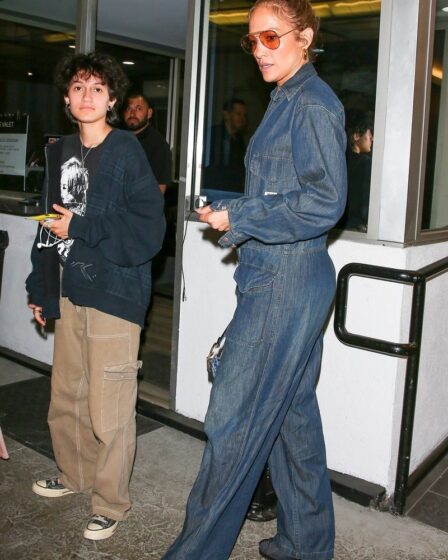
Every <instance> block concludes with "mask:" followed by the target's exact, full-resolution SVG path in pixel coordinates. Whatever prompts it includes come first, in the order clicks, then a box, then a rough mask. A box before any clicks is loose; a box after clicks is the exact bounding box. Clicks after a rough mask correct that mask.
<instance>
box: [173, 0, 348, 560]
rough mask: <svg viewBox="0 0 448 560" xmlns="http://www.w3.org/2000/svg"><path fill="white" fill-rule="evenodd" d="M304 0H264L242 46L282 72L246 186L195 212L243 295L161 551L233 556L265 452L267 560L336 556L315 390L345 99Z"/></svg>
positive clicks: (338, 203)
mask: <svg viewBox="0 0 448 560" xmlns="http://www.w3.org/2000/svg"><path fill="white" fill-rule="evenodd" d="M317 28H318V21H317V19H316V17H315V16H314V13H313V10H312V8H311V5H310V3H309V2H307V1H306V0H257V1H256V2H255V3H254V6H253V7H252V8H251V10H250V12H249V34H248V35H245V36H244V37H243V38H242V41H241V45H242V47H243V48H244V50H245V51H246V52H248V53H249V54H250V55H252V56H253V57H254V59H255V61H256V63H257V64H258V67H259V69H260V72H261V74H262V76H263V79H264V80H265V81H267V82H273V83H275V84H276V86H277V87H275V88H274V89H273V90H272V93H271V102H270V104H269V107H268V108H267V110H266V113H265V115H264V117H263V120H262V121H261V123H260V125H259V127H258V129H257V130H256V132H255V134H254V136H253V137H252V139H251V141H250V143H249V146H248V148H247V152H246V158H245V162H246V168H247V174H246V185H245V194H244V196H242V197H240V198H235V199H231V200H228V199H227V200H219V201H215V202H213V203H212V204H211V206H208V207H204V208H200V209H199V210H198V212H199V214H200V218H201V220H202V221H203V222H205V223H207V224H209V225H210V226H211V227H212V228H213V229H216V230H218V231H222V232H225V233H224V235H223V236H222V237H221V239H220V241H219V243H220V245H221V246H223V247H232V246H236V247H237V248H238V258H239V266H238V268H237V269H236V272H235V276H234V278H235V281H236V284H237V306H236V310H235V313H234V316H233V318H232V321H231V322H230V324H229V326H228V327H227V330H226V341H225V345H224V349H223V353H222V357H221V363H220V365H219V367H218V369H217V372H216V378H215V380H214V383H213V388H212V392H211V396H210V404H209V408H208V411H207V416H206V419H205V432H206V434H207V438H208V441H207V444H206V448H205V451H204V456H203V459H202V463H201V466H200V470H199V474H198V477H197V479H196V482H195V483H194V486H193V489H192V491H191V494H190V497H189V499H188V504H187V511H186V517H185V521H184V526H183V529H182V532H181V534H180V535H179V537H178V539H177V540H176V541H175V542H174V544H173V545H172V547H171V548H170V550H169V551H168V552H167V554H166V555H165V556H164V560H226V559H227V558H229V556H230V554H231V552H232V549H233V546H234V544H235V541H236V539H237V536H238V533H239V530H240V528H241V525H242V523H243V521H244V518H245V514H246V511H247V508H248V506H249V504H250V501H251V498H252V495H253V492H254V490H255V488H256V486H257V483H258V480H259V478H260V475H261V473H262V472H263V469H264V466H265V464H266V461H269V467H270V472H271V476H272V482H273V485H274V489H275V491H276V494H277V498H278V507H277V534H276V535H275V536H274V537H273V538H271V539H265V540H263V541H261V543H260V553H261V555H262V556H263V557H265V558H268V559H271V560H293V559H301V560H330V559H331V558H333V547H334V519H333V505H332V497H331V489H330V483H329V480H328V474H327V466H326V459H325V444H324V438H323V434H322V426H321V420H320V415H319V407H318V404H317V399H316V393H315V388H316V382H317V378H318V374H319V367H320V360H321V350H322V330H323V327H324V324H325V321H326V319H327V316H328V313H329V310H330V305H331V302H332V300H333V296H334V292H335V284H336V282H335V271H334V267H333V263H332V262H331V260H330V258H329V256H328V252H327V247H326V239H327V232H328V230H329V229H331V228H332V227H333V226H334V225H335V224H336V222H337V221H338V219H339V217H340V216H341V214H342V212H343V210H344V206H345V198H346V164H345V144H346V136H345V131H344V108H343V106H342V104H341V103H340V102H339V100H338V99H337V97H336V95H335V94H334V92H333V91H332V90H331V89H330V87H329V86H328V85H327V84H325V83H324V82H323V81H322V80H321V79H320V78H319V77H318V76H317V74H316V71H315V69H314V67H313V65H312V64H311V63H310V58H311V55H312V52H310V49H312V46H313V41H314V38H315V34H316V32H317Z"/></svg>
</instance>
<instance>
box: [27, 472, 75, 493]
mask: <svg viewBox="0 0 448 560" xmlns="http://www.w3.org/2000/svg"><path fill="white" fill-rule="evenodd" d="M32 490H33V492H34V493H35V494H39V496H45V497H46V498H60V497H61V496H65V495H66V494H74V492H73V491H72V490H69V489H68V488H66V487H65V486H64V485H63V484H62V482H60V480H59V478H58V477H57V476H55V477H54V478H50V479H48V480H36V482H35V483H34V484H33V488H32Z"/></svg>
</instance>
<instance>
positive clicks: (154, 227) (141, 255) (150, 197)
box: [69, 146, 165, 267]
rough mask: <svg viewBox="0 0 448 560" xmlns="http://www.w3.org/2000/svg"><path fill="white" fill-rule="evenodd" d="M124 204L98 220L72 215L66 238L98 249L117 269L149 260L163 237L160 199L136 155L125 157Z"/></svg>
mask: <svg viewBox="0 0 448 560" xmlns="http://www.w3.org/2000/svg"><path fill="white" fill-rule="evenodd" d="M126 161H127V165H126V174H125V181H124V182H125V184H124V185H121V184H119V182H118V180H117V182H115V183H114V187H115V188H123V189H124V191H125V199H126V204H125V207H124V208H120V209H117V210H116V211H107V212H106V213H104V214H103V215H101V216H79V215H77V214H73V217H72V219H71V221H70V227H69V236H70V237H73V238H74V239H77V238H78V239H82V240H83V241H84V242H85V243H86V244H87V245H88V246H89V247H98V249H99V250H100V251H101V252H102V254H103V255H104V257H105V258H106V259H107V260H109V261H111V262H113V263H114V264H117V265H119V266H128V267H129V266H138V265H141V264H144V263H146V262H148V261H149V260H151V259H152V258H153V257H154V256H155V255H156V254H157V253H158V252H159V251H160V249H161V247H162V242H163V237H164V235H165V216H164V213H163V206H164V199H163V195H162V193H161V192H160V188H159V185H158V183H157V181H156V179H155V177H154V175H153V173H152V172H151V169H150V167H149V164H148V161H147V159H146V156H145V154H144V152H143V150H142V149H141V147H140V146H139V147H138V151H137V153H129V152H128V154H127V157H126Z"/></svg>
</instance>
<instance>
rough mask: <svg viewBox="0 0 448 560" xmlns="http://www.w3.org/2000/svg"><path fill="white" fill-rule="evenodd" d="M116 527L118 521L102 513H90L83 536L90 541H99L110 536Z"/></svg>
mask: <svg viewBox="0 0 448 560" xmlns="http://www.w3.org/2000/svg"><path fill="white" fill-rule="evenodd" d="M117 527H118V521H115V519H110V518H109V517H105V516H104V515H96V514H95V515H92V517H91V518H90V521H89V522H88V523H87V527H86V528H85V530H84V537H85V538H86V539H90V540H91V541H101V540H102V539H108V538H109V537H111V536H112V535H113V534H114V533H115V531H116V530H117Z"/></svg>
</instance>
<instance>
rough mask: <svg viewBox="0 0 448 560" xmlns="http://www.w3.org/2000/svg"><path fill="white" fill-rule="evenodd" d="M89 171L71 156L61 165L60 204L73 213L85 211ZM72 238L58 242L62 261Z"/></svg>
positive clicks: (66, 254)
mask: <svg viewBox="0 0 448 560" xmlns="http://www.w3.org/2000/svg"><path fill="white" fill-rule="evenodd" d="M88 188H89V171H88V170H87V168H85V167H82V165H81V162H80V160H79V159H78V158H77V157H76V156H73V157H71V158H70V159H68V160H67V161H66V162H64V163H63V164H62V166H61V198H62V204H63V206H65V208H67V209H68V210H71V211H72V212H73V213H74V214H78V215H79V216H83V215H84V214H85V212H86V198H87V189H88ZM72 244H73V239H65V240H64V241H63V242H62V243H59V244H58V246H57V247H58V252H59V255H60V257H61V259H62V260H63V261H65V260H66V259H67V256H68V253H69V251H70V247H71V246H72Z"/></svg>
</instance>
